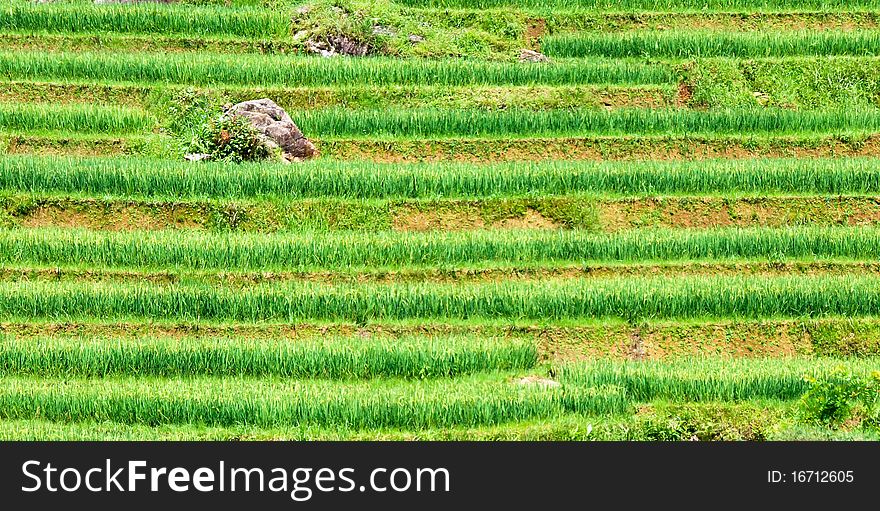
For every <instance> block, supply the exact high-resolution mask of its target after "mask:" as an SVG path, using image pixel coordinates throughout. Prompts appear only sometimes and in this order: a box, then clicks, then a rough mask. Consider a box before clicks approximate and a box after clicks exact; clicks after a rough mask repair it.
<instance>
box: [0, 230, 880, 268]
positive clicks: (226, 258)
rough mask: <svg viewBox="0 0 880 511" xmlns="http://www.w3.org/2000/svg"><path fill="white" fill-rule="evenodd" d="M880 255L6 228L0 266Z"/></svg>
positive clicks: (865, 248)
mask: <svg viewBox="0 0 880 511" xmlns="http://www.w3.org/2000/svg"><path fill="white" fill-rule="evenodd" d="M877 258H880V230H877V229H873V228H847V227H834V228H823V227H803V228H783V229H762V228H752V229H736V228H733V229H714V230H663V229H659V230H651V231H649V232H643V231H629V232H621V233H616V234H591V233H585V232H580V231H556V232H534V231H533V232H529V231H474V232H458V233H442V232H440V233H392V232H379V233H363V234H359V235H358V236H352V235H351V233H331V234H299V235H296V234H209V233H198V232H175V231H165V232H163V231H150V232H99V231H86V230H71V229H25V230H19V229H11V230H10V229H7V230H0V263H2V264H7V265H12V264H14V265H21V264H41V265H65V266H66V265H87V266H98V267H117V268H119V267H123V268H154V269H157V268H169V267H170V268H188V269H191V270H202V269H214V270H223V269H225V270H233V269H235V270H261V271H276V270H300V269H315V268H323V269H344V268H353V267H400V266H435V267H436V266H439V267H445V268H446V267H450V266H452V267H455V266H473V265H485V264H493V263H494V264H499V263H504V264H516V263H550V262H556V263H559V262H569V263H577V262H589V261H605V262H634V261H687V260H716V261H717V260H737V259H753V260H771V261H775V260H785V259H861V260H873V259H877Z"/></svg>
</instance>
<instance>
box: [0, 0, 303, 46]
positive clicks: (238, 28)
mask: <svg viewBox="0 0 880 511" xmlns="http://www.w3.org/2000/svg"><path fill="white" fill-rule="evenodd" d="M3 3H4V4H6V5H2V4H0V30H2V31H4V32H25V33H26V32H31V33H41V32H62V33H90V32H97V33H106V32H118V33H129V34H132V33H133V34H149V35H169V34H186V35H199V36H204V35H212V36H218V35H219V36H229V37H246V38H256V39H270V38H285V37H290V36H291V31H290V30H291V25H290V15H289V13H288V12H287V10H286V9H254V8H247V7H237V8H234V9H230V8H226V7H220V6H193V5H173V4H171V5H157V4H150V3H143V4H133V5H131V4H129V5H94V4H92V3H57V4H56V3H47V4H37V5H34V4H28V3H23V2H15V3H9V2H3Z"/></svg>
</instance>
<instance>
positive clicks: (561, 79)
mask: <svg viewBox="0 0 880 511" xmlns="http://www.w3.org/2000/svg"><path fill="white" fill-rule="evenodd" d="M231 63H234V64H233V65H230V64H231ZM0 75H2V76H4V77H5V78H6V79H25V80H49V79H52V80H72V81H77V80H78V81H85V82H92V81H115V82H138V83H146V84H149V83H178V84H185V85H224V84H225V85H241V86H257V85H259V86H262V87H265V86H285V87H302V86H314V85H355V84H370V85H381V86H385V85H392V84H397V85H406V84H419V85H536V84H544V85H576V84H595V83H599V84H638V85H645V84H668V83H675V82H676V76H675V73H674V71H673V70H672V69H671V67H670V66H667V65H663V64H645V63H643V62H640V61H636V60H620V59H615V60H597V59H591V60H590V61H581V60H570V61H565V62H559V63H557V64H555V65H553V66H523V65H522V64H521V63H494V62H485V61H467V60H401V59H391V58H378V57H377V58H369V59H325V58H322V57H297V58H291V57H289V56H283V55H236V56H229V55H222V54H209V53H200V54H199V58H198V59H197V60H195V59H192V58H191V57H190V56H188V55H183V54H165V53H160V54H149V53H133V54H125V53H115V54H102V53H42V52H15V53H10V52H2V53H0Z"/></svg>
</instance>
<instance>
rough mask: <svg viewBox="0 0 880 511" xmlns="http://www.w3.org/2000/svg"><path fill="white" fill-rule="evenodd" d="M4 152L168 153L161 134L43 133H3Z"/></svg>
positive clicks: (1, 148) (0, 142)
mask: <svg viewBox="0 0 880 511" xmlns="http://www.w3.org/2000/svg"><path fill="white" fill-rule="evenodd" d="M0 152H2V153H4V154H40V155H42V156H46V155H53V154H54V155H59V156H61V155H78V156H107V155H113V156H122V155H145V154H148V155H160V154H164V152H165V149H164V145H163V141H162V139H161V138H160V136H159V135H155V134H149V135H131V134H126V135H119V136H107V135H106V134H101V133H96V134H79V133H69V132H67V133H59V132H55V133H41V134H33V133H27V134H22V133H18V134H3V133H0Z"/></svg>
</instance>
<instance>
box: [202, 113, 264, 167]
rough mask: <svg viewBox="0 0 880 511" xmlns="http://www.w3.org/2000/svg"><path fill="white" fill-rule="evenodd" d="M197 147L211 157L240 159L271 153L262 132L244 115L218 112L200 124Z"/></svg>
mask: <svg viewBox="0 0 880 511" xmlns="http://www.w3.org/2000/svg"><path fill="white" fill-rule="evenodd" d="M198 144H199V146H198V149H199V150H198V151H196V152H202V153H208V154H210V155H211V157H212V159H213V160H221V161H229V162H234V163H240V162H243V161H256V160H262V159H266V158H270V157H272V153H271V152H270V151H269V149H268V148H267V147H266V144H265V141H264V140H263V138H262V135H261V134H260V132H259V131H257V129H256V128H254V127H253V126H252V125H251V123H250V121H248V120H247V119H245V118H244V117H236V116H231V117H225V116H221V117H218V118H216V119H212V120H211V121H208V122H207V123H206V124H204V125H203V126H202V130H201V131H200V132H199V136H198Z"/></svg>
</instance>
